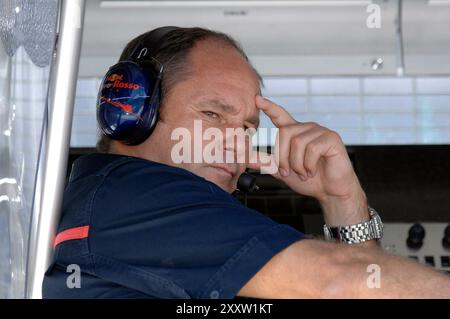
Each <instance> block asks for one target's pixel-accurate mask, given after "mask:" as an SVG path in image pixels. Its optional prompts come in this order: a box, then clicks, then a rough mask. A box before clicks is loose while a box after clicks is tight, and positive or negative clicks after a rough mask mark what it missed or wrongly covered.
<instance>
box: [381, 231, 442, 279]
mask: <svg viewBox="0 0 450 319" xmlns="http://www.w3.org/2000/svg"><path fill="white" fill-rule="evenodd" d="M381 244H382V246H383V248H384V250H385V251H386V252H388V253H392V254H395V255H400V256H404V257H408V258H411V259H413V260H416V261H417V262H420V263H422V264H426V265H428V266H431V267H434V268H435V269H436V270H441V271H444V272H446V273H448V274H450V223H449V224H446V223H428V222H426V223H425V222H424V223H385V224H384V234H383V239H382V241H381Z"/></svg>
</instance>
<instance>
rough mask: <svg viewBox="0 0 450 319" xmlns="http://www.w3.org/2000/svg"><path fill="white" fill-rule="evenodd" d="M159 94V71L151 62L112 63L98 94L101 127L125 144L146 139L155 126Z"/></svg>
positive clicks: (111, 136) (108, 134)
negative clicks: (140, 63)
mask: <svg viewBox="0 0 450 319" xmlns="http://www.w3.org/2000/svg"><path fill="white" fill-rule="evenodd" d="M160 93H161V92H160V74H159V72H158V71H156V69H155V68H154V67H152V66H151V65H145V64H143V65H139V64H137V63H135V62H131V61H126V62H119V63H117V64H115V65H113V66H112V67H111V68H110V69H109V70H108V72H107V73H106V75H105V77H104V78H103V80H102V83H101V85H100V89H99V94H98V97H97V122H98V125H99V127H100V129H101V130H102V132H103V133H104V134H106V135H107V136H109V137H110V138H112V139H114V140H118V141H120V142H122V143H124V144H128V145H137V144H140V143H142V142H144V141H145V140H146V139H147V138H148V137H149V136H150V134H151V132H152V131H153V128H154V127H155V125H156V119H157V116H158V108H159V102H160Z"/></svg>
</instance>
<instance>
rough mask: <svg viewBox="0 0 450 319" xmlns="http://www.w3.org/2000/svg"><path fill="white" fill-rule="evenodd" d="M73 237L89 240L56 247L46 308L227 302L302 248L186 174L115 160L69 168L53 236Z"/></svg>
mask: <svg viewBox="0 0 450 319" xmlns="http://www.w3.org/2000/svg"><path fill="white" fill-rule="evenodd" d="M71 229H78V230H79V229H83V230H85V231H86V232H85V234H84V236H79V238H78V239H77V237H75V238H72V239H70V240H66V241H62V242H61V243H59V244H58V245H56V248H55V251H54V257H53V263H52V264H51V266H50V267H49V269H48V271H47V272H46V274H45V278H44V283H43V297H44V298H233V297H235V296H236V294H237V293H238V291H239V290H240V289H241V288H242V287H243V286H244V285H245V283H247V282H248V281H249V280H250V279H251V278H252V277H253V276H254V275H255V274H256V273H257V272H258V271H259V270H260V269H261V268H262V267H263V266H264V264H266V263H267V262H268V261H269V260H270V259H271V258H272V257H273V256H274V255H276V254H277V253H278V252H280V251H281V250H283V249H284V248H286V247H288V246H289V245H291V244H292V243H294V242H296V241H298V240H300V239H302V238H303V234H302V233H300V232H298V231H297V230H295V229H294V228H292V227H290V226H288V225H283V224H277V223H276V222H274V221H273V220H271V219H270V218H268V217H267V216H264V215H263V214H261V213H259V212H257V211H255V210H252V209H249V208H246V207H245V206H243V205H242V204H241V203H240V202H239V201H238V200H237V199H236V198H235V197H233V196H232V195H231V194H229V193H227V192H225V191H224V190H222V189H221V188H220V187H218V186H217V185H215V184H214V183H211V182H209V181H207V180H205V179H204V178H202V177H199V176H197V175H195V174H193V173H191V172H189V171H187V170H184V169H182V168H178V167H172V166H168V165H165V164H161V163H156V162H151V161H147V160H144V159H140V158H135V157H130V156H122V155H112V154H90V155H86V156H83V157H81V158H79V159H78V160H77V161H75V163H74V166H73V169H72V172H71V175H70V179H69V183H68V186H67V188H66V190H65V193H64V200H63V205H62V216H61V220H60V223H59V227H58V233H62V232H64V231H65V232H66V233H67V232H71ZM69 265H71V266H70V267H69ZM74 265H75V266H74ZM74 267H78V268H74ZM78 270H79V271H78ZM77 274H80V276H79V277H77V278H78V279H79V280H78V279H76V278H75V277H74V276H77ZM77 280H78V281H77ZM68 282H70V283H72V284H68ZM77 282H78V284H79V285H78V284H77Z"/></svg>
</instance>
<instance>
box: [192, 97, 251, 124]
mask: <svg viewBox="0 0 450 319" xmlns="http://www.w3.org/2000/svg"><path fill="white" fill-rule="evenodd" d="M200 105H202V106H210V107H214V108H219V109H221V110H222V111H223V112H225V113H228V114H236V113H238V112H239V111H238V109H237V108H236V107H234V106H233V105H231V104H228V103H226V102H224V101H221V100H218V99H212V100H205V101H202V102H200ZM247 121H248V122H249V123H251V124H253V125H254V126H255V128H258V126H259V115H258V113H256V115H253V116H251V117H250V118H249V119H248V120H247Z"/></svg>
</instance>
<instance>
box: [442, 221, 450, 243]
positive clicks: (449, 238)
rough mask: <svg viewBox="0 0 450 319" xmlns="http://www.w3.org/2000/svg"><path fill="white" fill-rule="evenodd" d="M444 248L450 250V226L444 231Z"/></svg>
mask: <svg viewBox="0 0 450 319" xmlns="http://www.w3.org/2000/svg"><path fill="white" fill-rule="evenodd" d="M442 246H444V248H446V249H450V224H448V225H447V227H445V229H444V238H442Z"/></svg>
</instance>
